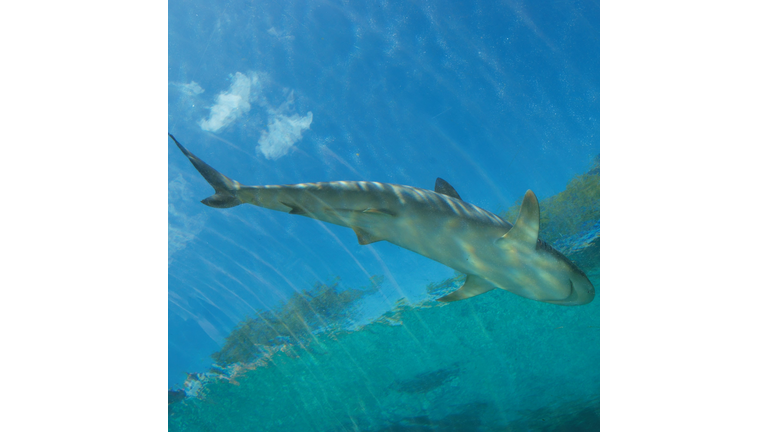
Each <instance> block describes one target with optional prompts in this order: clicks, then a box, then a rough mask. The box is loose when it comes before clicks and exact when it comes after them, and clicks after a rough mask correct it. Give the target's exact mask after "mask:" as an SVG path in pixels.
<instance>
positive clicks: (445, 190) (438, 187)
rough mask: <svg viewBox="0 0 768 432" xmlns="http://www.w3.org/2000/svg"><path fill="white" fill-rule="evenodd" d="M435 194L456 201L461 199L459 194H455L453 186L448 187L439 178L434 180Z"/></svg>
mask: <svg viewBox="0 0 768 432" xmlns="http://www.w3.org/2000/svg"><path fill="white" fill-rule="evenodd" d="M435 192H437V193H439V194H443V195H447V196H449V197H451V198H456V199H457V200H460V199H461V197H460V196H459V193H458V192H456V189H454V188H453V186H451V185H449V184H448V182H447V181H445V180H443V179H441V178H440V177H438V178H437V180H435Z"/></svg>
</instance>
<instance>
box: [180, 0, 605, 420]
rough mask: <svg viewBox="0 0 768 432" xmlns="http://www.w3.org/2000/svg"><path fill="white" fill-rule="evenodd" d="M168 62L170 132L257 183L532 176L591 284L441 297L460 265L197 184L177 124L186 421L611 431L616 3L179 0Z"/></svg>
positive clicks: (557, 233)
mask: <svg viewBox="0 0 768 432" xmlns="http://www.w3.org/2000/svg"><path fill="white" fill-rule="evenodd" d="M168 80H169V87H168V88H169V90H168V91H169V93H168V96H169V99H168V101H169V111H168V114H169V131H170V132H171V133H173V134H174V136H175V137H176V138H177V139H179V141H180V142H182V143H183V144H184V145H185V146H187V148H189V149H190V150H191V151H192V152H193V153H195V154H196V155H197V156H199V157H201V158H202V159H203V160H205V161H206V162H208V163H209V164H210V165H212V166H213V167H215V168H216V169H218V170H219V171H221V172H222V173H223V174H225V175H227V176H229V177H231V178H233V179H235V180H238V181H240V182H241V183H243V184H254V185H258V184H292V183H301V182H320V181H338V180H356V181H357V180H359V181H379V182H387V183H394V184H403V185H412V186H416V187H421V188H425V189H432V188H433V185H434V184H435V178H436V177H442V178H444V179H446V180H448V181H449V182H450V183H451V185H453V187H455V188H456V190H457V191H458V193H459V194H460V195H461V198H462V199H463V200H465V201H466V202H469V203H472V204H475V205H477V206H479V207H482V208H485V209H487V210H489V211H492V212H495V213H497V214H500V215H502V216H505V217H508V218H511V219H512V220H514V217H515V216H516V212H517V209H518V208H519V199H520V198H521V197H522V195H523V194H524V193H525V191H526V190H527V189H532V190H533V191H534V192H535V193H536V194H537V196H538V197H539V200H540V201H541V207H542V232H541V238H543V239H544V240H546V241H548V242H549V243H550V244H553V245H554V246H555V247H556V248H557V249H558V250H560V251H561V252H563V253H564V254H565V255H566V256H568V257H569V258H571V259H572V260H573V261H574V262H575V263H576V264H577V265H579V266H580V268H582V270H584V271H585V272H586V273H587V274H588V276H589V278H590V280H591V281H592V283H593V284H594V286H595V288H596V292H597V296H596V297H595V300H594V301H593V302H591V303H590V304H588V305H585V306H577V307H562V306H555V305H551V304H545V303H539V302H535V301H531V300H527V299H524V298H522V297H518V296H515V295H514V294H511V293H509V292H505V291H501V290H495V291H492V292H489V293H487V294H483V295H480V296H478V297H475V298H472V299H468V300H462V301H459V302H454V303H450V304H443V303H437V302H435V301H434V299H435V298H437V297H439V296H440V295H442V294H447V293H448V292H450V291H451V290H452V289H455V288H457V287H458V286H460V284H461V283H462V279H461V276H460V275H456V274H455V272H454V271H453V270H452V269H449V268H446V267H444V266H442V265H440V264H438V263H436V262H434V261H431V260H429V259H427V258H424V257H422V256H420V255H417V254H414V253H412V252H409V251H406V250H404V249H401V248H398V247H397V246H394V245H391V244H389V243H387V242H379V243H374V244H370V245H365V246H361V245H359V244H358V242H357V239H356V237H355V234H354V233H353V232H352V231H351V230H349V229H348V228H342V227H338V226H334V225H329V224H324V223H321V222H317V221H315V220H311V219H308V218H302V217H298V216H293V215H288V214H285V213H279V212H274V211H270V210H266V209H261V208H256V207H253V206H238V207H234V208H231V209H214V208H209V207H206V206H204V205H202V204H200V202H199V201H200V200H201V199H204V198H206V197H207V196H209V195H211V193H212V190H211V188H210V186H209V185H207V183H206V182H205V180H203V179H202V178H201V177H200V175H199V174H198V173H197V172H196V171H195V170H194V168H193V167H192V166H191V165H190V163H189V161H188V160H186V158H185V157H184V155H183V154H181V152H180V151H179V150H178V148H176V146H175V145H174V144H173V143H172V141H170V140H169V147H168V158H169V170H168V171H169V178H168V181H169V250H168V256H169V262H168V274H169V278H168V300H169V306H168V307H169V309H168V311H169V324H168V336H169V347H168V349H169V364H168V368H169V369H168V371H169V373H168V387H169V389H172V390H174V392H173V393H169V429H172V430H222V431H228V430H232V431H237V430H264V431H267V430H280V431H358V430H359V431H377V430H391V431H396V430H402V431H411V430H412V431H419V430H462V431H463V430H467V431H469V430H489V431H490V430H597V429H598V428H599V395H600V393H599V382H600V380H599V378H600V376H599V305H600V284H599V279H600V277H599V273H600V268H599V233H600V224H599V222H600V221H599V162H598V159H597V157H598V155H599V7H598V4H596V3H590V2H579V1H558V2H511V3H510V2H504V3H501V2H493V1H490V2H476V3H461V4H458V3H457V4H444V2H420V3H418V4H415V3H411V2H405V1H384V2H343V1H330V2H300V1H274V2H269V1H265V2H250V1H232V2H221V3H218V2H194V1H190V2H171V3H169V78H168ZM569 182H570V183H569ZM563 191H566V192H563ZM265 323H266V324H265ZM267 324H269V325H267ZM270 326H271V327H270ZM276 326H278V327H280V326H282V327H280V328H277V327H276ZM270 328H271V330H270ZM172 396H173V398H172V401H173V403H170V402H171V397H172Z"/></svg>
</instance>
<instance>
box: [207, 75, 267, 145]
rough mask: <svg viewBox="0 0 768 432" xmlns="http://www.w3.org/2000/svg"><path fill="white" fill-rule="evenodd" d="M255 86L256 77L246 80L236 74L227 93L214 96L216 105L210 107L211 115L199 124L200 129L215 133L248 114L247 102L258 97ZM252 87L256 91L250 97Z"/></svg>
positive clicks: (243, 76)
mask: <svg viewBox="0 0 768 432" xmlns="http://www.w3.org/2000/svg"><path fill="white" fill-rule="evenodd" d="M255 84H258V77H257V76H256V75H253V76H252V77H251V78H248V77H247V76H245V75H244V74H242V73H240V72H237V73H236V74H235V76H234V77H233V80H232V85H230V86H229V91H227V92H222V93H219V95H218V96H216V105H214V106H213V107H211V115H210V116H209V117H208V118H207V119H203V120H202V121H201V122H200V127H201V128H202V129H203V130H206V131H210V132H216V131H218V130H219V129H221V128H223V127H225V126H228V125H229V124H230V123H232V122H233V121H235V120H237V118H238V117H240V116H241V115H243V114H245V113H248V111H250V110H251V104H250V102H249V100H250V99H251V98H252V97H253V98H256V97H258V85H255ZM198 87H199V86H198ZM252 87H254V90H256V94H255V95H254V96H251V88H252Z"/></svg>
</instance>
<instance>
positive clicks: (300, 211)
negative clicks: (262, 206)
mask: <svg viewBox="0 0 768 432" xmlns="http://www.w3.org/2000/svg"><path fill="white" fill-rule="evenodd" d="M280 204H282V205H284V206H286V207H288V208H290V209H291V210H290V211H289V212H288V214H292V215H302V216H306V215H307V212H306V210H304V209H303V208H301V207H299V206H297V205H295V204H288V203H286V202H282V201H280Z"/></svg>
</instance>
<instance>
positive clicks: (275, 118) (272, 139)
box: [258, 111, 312, 159]
mask: <svg viewBox="0 0 768 432" xmlns="http://www.w3.org/2000/svg"><path fill="white" fill-rule="evenodd" d="M311 124H312V111H310V112H308V113H307V115H306V116H304V117H302V116H300V115H298V114H294V115H292V116H290V117H289V116H286V115H284V114H273V115H271V116H270V118H269V124H268V125H267V130H266V131H261V138H260V139H259V146H258V149H259V150H260V151H261V153H263V154H264V157H266V158H267V159H277V158H279V157H282V156H285V155H286V154H287V153H288V150H290V149H291V147H292V146H293V144H295V143H296V141H298V140H300V139H301V134H302V133H303V132H304V131H305V130H307V129H309V125H311Z"/></svg>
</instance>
